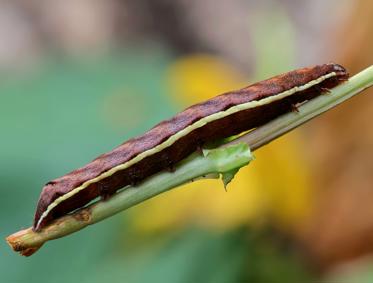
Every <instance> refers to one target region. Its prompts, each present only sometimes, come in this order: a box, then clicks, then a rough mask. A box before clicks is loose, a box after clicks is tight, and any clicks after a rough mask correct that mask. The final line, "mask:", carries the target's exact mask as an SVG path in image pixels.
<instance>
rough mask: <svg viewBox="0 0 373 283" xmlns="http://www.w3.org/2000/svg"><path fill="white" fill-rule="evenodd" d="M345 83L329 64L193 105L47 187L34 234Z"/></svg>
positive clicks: (344, 73) (336, 68) (337, 69)
mask: <svg viewBox="0 0 373 283" xmlns="http://www.w3.org/2000/svg"><path fill="white" fill-rule="evenodd" d="M348 77H349V75H348V73H347V71H346V70H345V68H344V67H342V66H341V65H338V64H334V63H329V64H322V65H316V66H313V67H309V68H303V69H298V70H294V71H291V72H288V73H285V74H281V75H278V76H275V77H272V78H270V79H267V80H264V81H261V82H257V83H255V84H252V85H250V86H247V87H245V88H242V89H240V90H236V91H231V92H227V93H224V94H221V95H218V96H216V97H214V98H212V99H209V100H207V101H205V102H202V103H199V104H196V105H193V106H191V107H189V108H187V109H185V110H184V111H182V112H180V113H179V114H177V115H176V116H174V117H172V118H171V119H169V120H165V121H163V122H161V123H159V124H157V125H156V126H154V127H153V128H152V129H150V130H149V131H147V132H146V133H144V134H143V135H141V136H138V137H135V138H132V139H130V140H128V141H126V142H124V143H123V144H121V145H120V146H118V147H117V148H115V149H113V150H112V151H110V152H108V153H105V154H103V155H100V156H99V157H97V158H96V159H94V160H93V161H92V162H90V163H88V164H87V165H85V166H84V167H81V168H79V169H76V170H74V171H72V172H70V173H68V174H66V175H64V176H62V177H60V178H58V179H55V180H52V181H50V182H48V183H47V184H46V185H45V186H44V187H43V189H42V192H41V195H40V197H39V201H38V204H37V208H36V212H35V217H34V223H33V229H34V230H35V231H39V230H40V229H42V228H43V227H45V226H46V225H47V224H49V223H50V222H51V221H52V220H54V219H56V218H58V217H60V216H63V215H65V214H68V213H70V212H72V211H74V210H76V209H78V208H81V207H83V206H85V205H86V204H88V203H89V202H91V201H92V200H94V199H96V198H97V197H101V198H103V199H105V198H107V197H109V196H111V195H113V194H114V193H115V192H116V191H118V190H119V189H121V188H124V187H126V186H128V185H132V186H134V185H136V184H137V183H138V182H141V181H142V180H144V179H145V178H147V177H149V176H151V175H153V174H155V173H158V172H160V171H162V170H165V169H172V168H173V167H174V165H175V164H176V163H178V162H179V161H181V160H182V159H184V158H186V157H187V156H189V155H190V154H191V153H193V152H194V151H196V150H198V149H199V148H201V147H202V146H204V145H205V144H206V143H208V142H212V141H215V140H218V139H222V138H226V137H229V136H233V135H237V134H239V133H242V132H244V131H247V130H250V129H253V128H256V127H258V126H260V125H263V124H265V123H267V122H268V121H270V120H272V119H274V118H276V117H278V116H280V115H282V114H284V113H287V112H290V111H293V110H294V108H296V105H298V104H300V103H303V102H306V101H308V100H310V99H313V98H315V97H317V96H319V95H321V94H322V93H324V92H327V91H328V90H329V89H330V88H333V87H335V86H337V85H339V84H340V83H342V82H343V81H345V80H347V79H348Z"/></svg>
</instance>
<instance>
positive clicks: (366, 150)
mask: <svg viewBox="0 0 373 283" xmlns="http://www.w3.org/2000/svg"><path fill="white" fill-rule="evenodd" d="M372 12H373V4H372V2H371V1H369V0H359V1H352V0H344V1H337V0H330V1H323V0H316V1H312V3H311V1H297V3H294V1H290V0H281V1H280V0H277V1H274V0H272V1H270V0H267V1H238V0H234V1H229V0H219V1H212V0H206V1H187V0H178V1H167V0H141V1H129V0H127V1H119V0H110V1H99V0H95V1H90V0H69V1H58V0H53V1H36V2H34V1H31V2H28V1H22V0H16V1H12V2H9V1H0V38H1V39H2V44H1V47H0V73H1V76H0V98H1V100H0V101H1V103H0V130H1V136H0V137H1V139H0V145H1V147H0V169H1V170H0V212H1V213H0V215H1V216H0V227H1V230H0V231H1V237H2V238H3V239H4V238H5V237H6V236H8V235H9V234H11V233H14V232H16V231H17V230H19V229H22V228H26V227H29V226H30V225H31V224H32V218H33V213H34V209H35V206H36V203H37V200H38V197H39V194H40V191H41V188H42V186H43V184H44V183H46V182H47V181H49V180H50V179H54V178H56V177H58V176H61V175H63V174H65V173H66V172H69V171H71V170H73V169H75V168H77V167H80V166H82V165H84V164H85V163H87V162H89V161H90V160H92V159H93V158H94V157H96V156H97V155H99V154H101V153H103V152H105V151H109V150H111V149H112V148H113V147H115V146H117V145H119V144H120V143H122V142H123V141H125V140H126V139H128V138H130V137H133V136H135V135H138V134H141V133H143V132H144V131H146V130H147V129H149V128H150V127H151V126H153V125H154V124H155V123H157V122H159V121H161V120H162V119H166V118H169V117H170V116H172V115H173V114H175V113H176V112H178V111H181V110H182V109H183V108H184V107H186V106H189V105H190V104H192V103H196V102H199V101H202V100H205V99H208V98H210V97H212V96H214V95H217V94H220V93H222V92H225V91H228V90H232V89H237V88H240V87H243V86H245V85H248V84H250V83H252V82H255V81H256V80H262V79H265V78H268V77H269V76H272V75H275V74H278V73H281V72H285V71H287V70H290V69H294V68H298V67H302V66H305V65H314V64H318V63H324V62H329V61H335V62H338V63H341V64H342V65H345V66H346V67H347V68H348V69H349V70H350V71H351V73H355V72H357V71H359V70H360V69H362V68H364V67H367V66H368V65H370V64H372V59H373V55H372V52H371V50H372V48H373V38H372V36H371V35H372V34H371V32H372V30H373V20H372V17H371V14H372ZM346 34H348V35H349V37H350V38H349V40H346ZM372 111H373V100H372V99H371V95H370V97H369V94H366V95H364V96H362V97H359V98H357V99H354V100H353V101H351V102H348V103H346V105H343V106H341V107H339V108H338V109H336V110H333V111H331V113H327V114H325V115H323V117H321V118H319V119H317V120H315V121H313V122H311V123H309V125H306V126H305V127H302V128H301V129H298V130H296V131H294V132H293V133H291V134H288V135H286V136H285V137H283V138H280V139H279V140H277V141H275V142H273V143H272V144H271V145H269V146H266V147H265V148H263V149H260V150H259V151H258V152H256V153H255V154H256V157H257V159H256V160H255V162H253V163H252V164H250V166H248V167H246V168H244V169H242V170H241V171H240V172H239V174H238V175H237V176H236V178H235V179H234V181H233V182H232V184H230V186H229V187H228V191H227V192H225V191H224V189H223V186H222V184H221V182H219V181H213V180H209V181H200V182H195V183H193V184H189V185H186V186H183V187H182V188H179V189H176V190H173V191H171V192H169V193H166V194H164V195H162V196H158V197H156V198H154V199H152V200H149V201H147V202H145V203H143V204H141V205H139V206H137V207H135V208H131V209H130V210H128V211H125V212H123V213H121V214H119V215H117V216H115V217H112V218H110V219H108V220H105V221H103V222H102V223H99V224H97V225H94V226H92V227H89V228H87V229H84V230H82V231H80V232H78V233H75V234H73V235H71V236H68V237H65V238H63V239H59V240H56V241H52V242H49V243H47V244H46V245H45V246H43V248H42V249H41V250H40V251H38V252H37V253H36V254H35V255H33V256H32V257H30V258H23V257H21V256H19V255H17V254H16V253H14V252H13V251H11V249H10V248H9V247H8V246H7V244H6V242H5V241H4V240H3V241H2V242H1V244H0V250H1V255H0V282H75V281H80V282H103V281H107V282H131V283H132V282H136V283H137V282H139V283H140V282H214V283H215V282H263V283H264V282H265V283H267V282H310V281H314V280H319V281H325V282H330V281H333V282H359V283H360V282H373V274H372V272H371V270H372V268H373V257H372V256H371V254H372V251H373V240H372V239H373V217H372V216H373V211H372V209H371V204H370V199H372V197H373V186H372V183H373V176H372V174H371V172H372V170H373V150H372V145H373V132H372V131H371V125H370V113H372ZM346 117H350V118H349V119H346ZM356 125H359V127H356ZM363 135H364V137H362V136H363ZM357 136H358V137H359V140H358V139H357V138H356V137H357ZM346 155H347V156H346Z"/></svg>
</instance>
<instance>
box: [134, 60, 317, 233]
mask: <svg viewBox="0 0 373 283" xmlns="http://www.w3.org/2000/svg"><path fill="white" fill-rule="evenodd" d="M247 84H248V83H243V78H242V76H241V75H240V74H239V72H238V71H235V70H234V69H233V68H232V67H231V66H229V65H227V64H226V63H224V62H223V61H222V60H220V59H219V58H216V57H212V56H207V55H201V54H200V55H194V56H188V57H184V58H181V59H179V60H177V61H176V62H175V63H174V64H172V65H171V66H170V68H169V72H168V87H169V88H170V93H172V94H174V95H175V96H173V97H172V98H173V99H176V100H177V101H178V102H179V103H182V104H184V105H185V106H186V105H190V104H193V103H196V102H199V101H203V100H206V99H208V98H210V97H213V96H215V95H217V94H220V93H222V92H225V91H229V90H232V89H237V88H240V87H242V86H244V85H247ZM302 150H303V148H302V141H301V139H300V138H299V136H298V135H297V134H296V133H292V134H289V135H287V136H286V137H284V138H280V139H278V140H276V141H275V142H273V143H272V144H271V145H269V146H266V147H265V148H263V149H260V150H258V151H257V152H256V157H257V158H256V160H254V161H253V162H252V163H251V164H250V165H249V166H246V167H245V168H242V169H241V170H240V171H239V173H238V174H237V175H236V177H235V178H234V180H233V181H232V182H231V183H230V184H229V185H228V189H227V191H225V190H224V187H223V184H222V182H221V180H201V181H196V182H193V183H190V184H187V185H184V186H183V187H182V188H181V189H177V190H173V191H171V192H168V193H166V194H163V195H160V196H158V197H156V198H155V199H152V200H149V201H147V202H145V203H143V204H141V205H140V206H139V207H138V208H135V209H132V210H131V213H132V214H133V216H134V217H133V224H134V226H135V228H137V229H139V230H140V231H148V232H150V231H153V232H154V231H160V230H164V229H170V228H172V229H175V228H177V227H178V226H183V225H185V224H188V223H198V224H201V225H204V226H208V227H210V228H211V227H212V228H215V229H229V228H233V227H236V226H242V225H246V224H249V223H251V224H253V223H255V222H256V221H258V220H259V221H261V220H262V219H270V220H271V221H273V222H274V223H277V224H278V225H280V226H281V227H283V228H286V229H289V228H290V229H292V228H296V227H297V224H298V223H299V222H300V221H302V220H303V219H304V217H306V216H307V213H308V211H309V209H310V208H311V207H312V192H311V185H310V181H311V180H310V179H311V178H310V174H309V168H307V167H306V166H305V164H306V163H305V161H304V160H302V158H301V156H302V154H301V152H302Z"/></svg>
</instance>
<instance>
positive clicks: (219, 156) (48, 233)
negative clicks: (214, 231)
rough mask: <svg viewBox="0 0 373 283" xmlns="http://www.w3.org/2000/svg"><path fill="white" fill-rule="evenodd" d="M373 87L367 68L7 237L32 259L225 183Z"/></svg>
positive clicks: (12, 244) (372, 78)
mask: <svg viewBox="0 0 373 283" xmlns="http://www.w3.org/2000/svg"><path fill="white" fill-rule="evenodd" d="M372 85H373V66H371V67H369V68H367V69H365V70H364V71H362V72H360V73H359V74H357V75H355V76H354V77H352V78H350V79H349V81H347V82H346V83H344V84H342V85H340V86H338V87H336V88H333V89H332V90H331V91H330V93H329V94H325V95H322V96H320V97H318V98H315V99H313V100H312V101H310V102H307V103H305V104H304V105H302V106H300V107H299V112H292V113H288V114H285V115H283V116H281V117H278V118H277V119H275V120H273V121H271V122H269V123H267V124H266V125H263V126H261V127H259V128H257V129H255V130H253V131H251V132H249V133H248V134H246V135H244V136H242V137H239V138H238V139H236V140H234V141H231V142H229V143H227V144H224V145H223V146H221V147H220V148H217V149H213V150H210V151H207V154H205V155H204V156H202V155H198V154H193V155H191V156H190V157H188V158H187V159H185V160H184V161H182V162H181V163H180V164H179V165H178V166H177V167H176V171H175V172H174V173H168V172H161V173H159V174H156V175H154V176H152V177H150V178H149V179H147V180H146V181H144V182H143V183H141V184H140V185H139V186H137V187H128V188H126V189H124V190H122V191H121V192H119V193H117V194H115V195H114V196H113V197H111V198H110V199H108V200H105V201H100V202H97V203H95V204H92V205H90V206H88V207H87V208H83V209H81V210H79V211H77V212H75V213H73V214H71V215H67V216H64V217H61V218H59V219H57V220H56V221H54V222H53V223H51V224H50V225H48V226H47V227H45V228H44V229H43V230H42V231H40V232H38V233H36V232H34V231H32V229H31V228H28V229H25V230H21V231H19V232H17V233H15V234H12V235H10V236H9V237H7V242H8V243H9V245H10V246H11V247H12V248H13V249H14V250H15V251H18V252H20V253H21V254H22V255H25V256H29V255H31V254H33V253H34V252H36V251H37V250H38V249H39V248H40V247H41V246H42V245H43V244H44V243H45V242H47V241H49V240H53V239H57V238H60V237H63V236H66V235H68V234H71V233H73V232H76V231H78V230H80V229H83V228H84V227H86V226H88V225H91V224H94V223H96V222H99V221H101V220H103V219H105V218H107V217H110V216H112V215H114V214H116V213H118V212H120V211H122V210H124V209H127V208H129V207H132V206H134V205H136V204H138V203H140V202H143V201H145V200H147V199H149V198H151V197H154V196H156V195H158V194H160V193H163V192H165V191H168V190H170V189H172V188H175V187H177V186H180V185H182V184H184V183H187V182H190V181H193V180H195V179H197V178H201V177H204V176H206V175H210V174H212V175H216V174H222V175H223V180H224V182H225V183H227V182H229V180H230V178H232V177H233V176H234V173H235V172H236V171H237V170H238V169H239V168H241V167H242V166H245V165H247V164H248V163H249V162H250V161H251V159H252V156H251V153H250V149H249V147H250V148H251V149H252V150H255V149H257V148H259V147H261V146H263V145H265V144H267V143H268V142H270V141H272V140H273V139H276V138H277V137H279V136H281V135H283V134H285V133H286V132H289V131H290V130H292V129H294V128H296V127H298V126H299V125H301V124H303V123H305V122H307V121H308V120H310V119H312V118H314V117H316V116H318V115H320V114H321V113H323V112H325V111H327V110H329V109H330V108H333V107H335V106H337V105H339V104H340V103H342V102H343V101H345V100H347V99H349V98H351V97H353V96H354V95H356V94H358V93H360V92H361V91H363V90H364V89H366V88H368V87H370V86H372Z"/></svg>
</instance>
